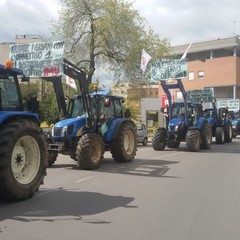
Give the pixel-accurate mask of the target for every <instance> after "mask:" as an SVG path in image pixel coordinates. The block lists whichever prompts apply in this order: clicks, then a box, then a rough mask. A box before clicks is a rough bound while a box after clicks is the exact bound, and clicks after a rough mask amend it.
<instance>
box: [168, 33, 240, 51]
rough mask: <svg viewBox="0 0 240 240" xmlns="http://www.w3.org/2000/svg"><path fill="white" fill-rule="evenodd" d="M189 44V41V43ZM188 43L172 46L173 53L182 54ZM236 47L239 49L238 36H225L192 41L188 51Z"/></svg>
mask: <svg viewBox="0 0 240 240" xmlns="http://www.w3.org/2000/svg"><path fill="white" fill-rule="evenodd" d="M189 44H190V43H189ZM189 44H184V45H179V46H173V47H172V50H173V53H174V54H177V55H178V54H183V53H184V52H185V51H186V49H187V47H188V46H189ZM233 47H237V49H240V38H239V36H234V37H227V38H218V39H214V40H208V41H203V42H194V43H192V45H191V47H190V49H189V50H188V53H197V52H203V51H210V50H216V49H231V48H233Z"/></svg>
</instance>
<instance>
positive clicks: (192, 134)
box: [186, 130, 201, 152]
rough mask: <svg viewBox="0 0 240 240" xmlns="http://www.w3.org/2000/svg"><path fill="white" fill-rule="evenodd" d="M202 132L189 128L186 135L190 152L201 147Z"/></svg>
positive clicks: (196, 150)
mask: <svg viewBox="0 0 240 240" xmlns="http://www.w3.org/2000/svg"><path fill="white" fill-rule="evenodd" d="M200 138H201V135H200V132H199V131H198V130H188V131H187V135H186V145H187V150H188V151H189V152H198V151H199V149H200Z"/></svg>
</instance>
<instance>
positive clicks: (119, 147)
mask: <svg viewBox="0 0 240 240" xmlns="http://www.w3.org/2000/svg"><path fill="white" fill-rule="evenodd" d="M62 69H63V74H64V75H66V76H68V77H70V78H72V79H74V80H76V81H77V83H78V89H79V93H78V94H77V95H75V96H74V97H73V98H71V99H68V100H67V103H66V99H65V96H64V91H63V85H62V75H59V76H50V77H44V78H42V79H43V80H45V81H48V82H52V83H53V86H54V90H55V94H56V101H57V105H58V110H59V121H58V122H57V123H55V124H54V126H53V127H52V129H51V132H48V133H47V134H46V133H44V130H43V129H42V128H41V127H40V121H39V118H38V115H37V114H36V113H35V112H37V110H38V108H37V106H38V104H37V102H36V98H32V99H31V101H29V103H28V106H29V109H28V110H24V107H23V102H22V97H21V93H20V87H19V78H20V77H21V81H22V82H24V81H29V78H28V77H26V76H25V75H24V73H23V71H22V70H21V69H18V68H14V67H13V64H12V62H11V61H8V62H7V63H6V65H5V66H4V65H0V197H1V198H2V199H4V200H12V201H16V200H24V199H28V198H30V197H32V196H33V195H34V193H35V192H36V191H38V190H39V187H40V185H41V184H43V181H44V177H45V176H46V168H47V167H48V166H51V165H53V164H54V163H55V161H56V159H57V156H58V154H63V155H68V156H70V157H71V158H72V159H73V160H75V161H76V162H77V163H78V165H79V167H80V168H81V169H86V170H92V169H96V168H98V167H100V165H101V163H102V160H103V157H104V152H105V151H110V152H111V154H112V157H113V159H114V160H115V161H116V162H130V161H132V160H133V159H134V157H135V155H136V151H137V132H136V125H135V123H134V122H133V121H132V120H131V119H130V118H129V114H127V112H125V113H124V111H123V108H122V102H123V98H122V97H120V96H112V95H110V94H109V92H106V91H102V92H99V91H98V90H97V88H95V89H94V92H93V93H89V83H88V81H87V78H86V73H85V72H84V71H82V70H81V69H80V68H78V67H76V66H75V65H74V64H72V63H71V62H69V61H68V60H66V59H63V61H62ZM161 85H162V88H163V90H164V92H165V93H166V95H167V97H168V107H167V109H162V112H164V113H165V115H166V126H165V127H161V128H158V129H157V130H156V131H155V132H154V133H153V135H152V147H153V149H154V150H156V151H162V150H164V149H165V148H166V147H168V148H178V147H179V145H180V142H186V148H187V150H188V151H191V152H197V151H199V149H210V148H211V145H212V137H215V138H216V143H218V144H222V143H224V142H231V141H232V135H233V130H232V124H231V122H230V121H229V120H228V112H227V110H226V109H219V110H217V109H216V107H215V105H213V106H214V107H213V108H211V109H204V110H203V107H202V104H201V103H194V102H189V101H188V100H187V93H186V91H185V89H184V86H183V84H182V81H181V79H177V80H176V83H172V84H169V83H168V84H167V82H166V81H161ZM172 89H179V90H180V92H181V93H182V96H183V100H184V101H183V102H172V96H171V92H170V91H171V90H172ZM33 110H34V111H33ZM234 134H238V132H234Z"/></svg>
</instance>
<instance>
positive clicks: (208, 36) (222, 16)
mask: <svg viewBox="0 0 240 240" xmlns="http://www.w3.org/2000/svg"><path fill="white" fill-rule="evenodd" d="M126 1H131V2H134V3H133V6H134V8H136V9H137V10H138V11H139V13H140V15H141V16H142V17H144V18H145V19H146V21H147V25H149V26H150V27H151V28H152V29H153V30H154V31H155V32H156V33H158V34H159V36H160V38H161V39H165V38H166V39H168V40H169V42H170V43H171V45H172V46H176V45H182V44H189V43H191V42H198V41H206V40H213V39H217V38H224V37H230V36H234V35H237V34H240V14H239V11H240V0H181V1H179V0H135V1H134V0H126ZM0 9H1V21H0V43H3V42H13V41H14V40H15V37H16V35H39V36H41V37H43V38H48V37H49V36H50V30H49V26H50V22H51V21H52V20H54V19H57V18H58V12H59V10H60V5H59V3H58V0H0Z"/></svg>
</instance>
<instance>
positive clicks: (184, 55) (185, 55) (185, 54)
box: [181, 43, 192, 59]
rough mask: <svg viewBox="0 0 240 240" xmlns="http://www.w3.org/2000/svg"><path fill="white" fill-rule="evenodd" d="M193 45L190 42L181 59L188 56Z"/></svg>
mask: <svg viewBox="0 0 240 240" xmlns="http://www.w3.org/2000/svg"><path fill="white" fill-rule="evenodd" d="M191 45H192V43H190V44H189V46H188V47H187V49H186V51H185V53H184V54H183V55H182V57H181V59H184V58H186V57H187V53H188V50H189V48H190V47H191Z"/></svg>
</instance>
